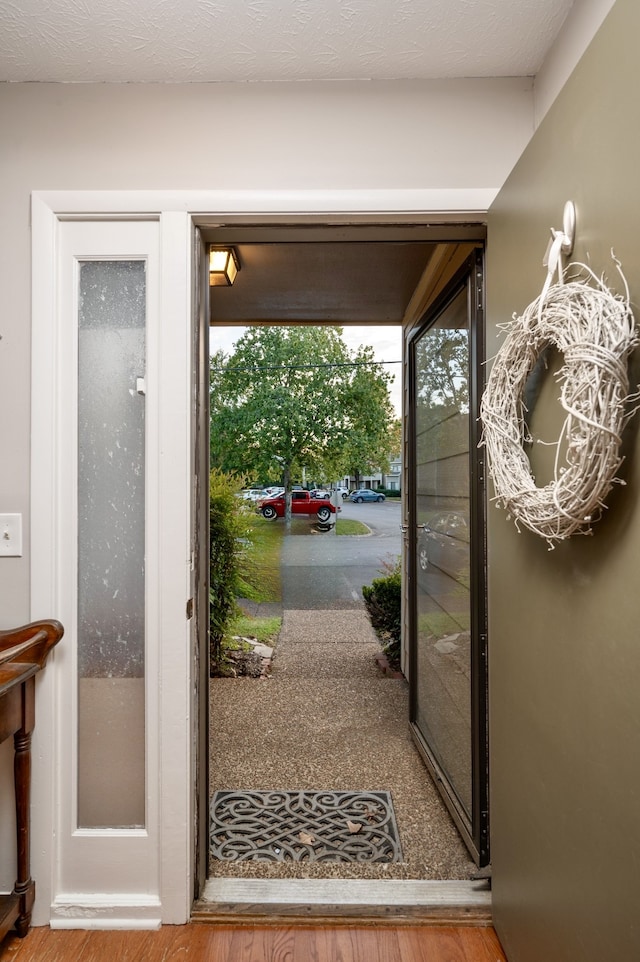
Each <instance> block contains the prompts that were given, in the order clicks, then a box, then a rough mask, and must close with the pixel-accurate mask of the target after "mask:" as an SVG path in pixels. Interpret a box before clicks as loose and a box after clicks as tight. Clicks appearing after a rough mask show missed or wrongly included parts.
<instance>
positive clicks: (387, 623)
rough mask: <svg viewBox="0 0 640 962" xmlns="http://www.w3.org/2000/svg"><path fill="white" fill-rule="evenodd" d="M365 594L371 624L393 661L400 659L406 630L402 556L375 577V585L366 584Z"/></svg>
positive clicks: (363, 591) (373, 583)
mask: <svg viewBox="0 0 640 962" xmlns="http://www.w3.org/2000/svg"><path fill="white" fill-rule="evenodd" d="M362 594H363V597H364V600H365V604H366V606H367V611H368V612H369V617H370V619H371V624H372V625H373V627H374V628H375V629H376V631H377V632H378V634H379V635H380V637H381V638H382V641H383V647H384V651H385V653H386V655H387V657H388V658H389V661H390V662H391V663H392V664H394V663H395V664H397V663H398V662H399V660H400V640H401V632H402V618H401V609H402V573H401V565H400V559H399V558H398V560H397V561H396V562H395V564H394V565H393V566H391V568H390V571H389V574H388V575H385V576H384V577H382V578H374V580H373V581H372V583H371V585H363V587H362Z"/></svg>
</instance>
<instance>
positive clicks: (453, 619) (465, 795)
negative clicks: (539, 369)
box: [405, 248, 489, 866]
mask: <svg viewBox="0 0 640 962" xmlns="http://www.w3.org/2000/svg"><path fill="white" fill-rule="evenodd" d="M483 273H484V266H483V251H482V250H481V249H480V248H478V249H476V250H474V252H473V253H472V255H471V256H470V257H469V258H468V259H467V260H466V262H465V263H464V265H463V267H462V268H461V269H460V270H459V271H458V273H457V274H456V275H455V277H454V278H453V279H452V281H451V283H450V284H449V285H448V286H447V288H446V290H445V291H444V292H443V293H442V294H441V295H440V297H439V298H438V300H437V301H436V303H434V304H433V305H432V306H431V307H430V308H429V309H428V310H427V313H426V314H425V315H424V317H423V319H422V321H421V322H420V323H419V324H418V325H416V327H415V328H414V330H413V331H412V332H411V334H410V335H409V340H408V362H409V371H408V375H409V383H408V389H409V404H408V411H409V423H408V431H409V444H408V449H409V465H408V499H407V522H408V530H407V538H406V541H405V543H406V546H407V558H406V571H407V574H408V579H409V612H408V615H409V619H408V620H409V675H410V685H411V709H410V710H411V718H410V722H411V729H412V733H413V736H414V738H415V741H416V743H417V745H418V748H419V750H420V752H421V754H422V756H423V758H424V760H425V763H426V765H427V767H428V768H429V770H430V772H431V774H432V776H433V777H434V779H435V782H436V784H437V786H438V788H439V790H440V792H441V794H442V796H443V798H444V800H445V802H446V804H447V807H448V808H449V811H450V812H451V814H452V816H453V818H454V820H455V822H456V824H457V825H458V828H459V829H460V832H461V833H462V835H463V837H464V839H465V842H466V843H467V845H468V847H469V849H470V851H471V852H472V854H473V857H474V858H475V860H476V862H477V864H478V865H479V866H484V865H486V864H487V863H488V862H489V831H488V828H489V826H488V822H489V812H488V745H487V632H486V620H487V619H486V590H485V560H484V559H485V536H484V527H485V526H484V479H483V471H482V464H481V462H482V454H481V452H480V451H479V450H478V440H479V437H478V420H477V419H478V404H479V397H480V391H481V383H480V382H481V372H482V362H483V344H484V338H483V324H484V318H483Z"/></svg>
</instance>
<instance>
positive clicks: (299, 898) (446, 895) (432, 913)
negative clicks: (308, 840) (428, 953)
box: [191, 878, 492, 925]
mask: <svg viewBox="0 0 640 962" xmlns="http://www.w3.org/2000/svg"><path fill="white" fill-rule="evenodd" d="M191 920H192V921H193V922H218V923H226V924H242V923H245V924H246V923H249V922H253V923H256V922H258V923H260V924H263V925H264V924H274V923H285V922H286V923H287V924H294V923H304V922H307V923H308V922H314V923H318V922H330V923H332V924H346V923H350V922H351V923H357V924H365V923H367V922H375V924H377V925H380V924H382V923H384V922H385V921H386V922H388V923H389V924H392V925H399V924H402V923H403V922H405V923H408V924H412V925H416V924H431V925H438V924H453V923H455V924H457V925H464V924H469V925H491V923H492V916H491V889H490V885H489V882H488V881H487V880H485V879H479V880H477V881H440V880H412V879H400V880H396V879H384V880H362V879H238V878H211V879H208V880H207V883H206V885H205V887H204V891H203V894H202V898H201V899H199V900H198V901H197V902H196V903H195V904H194V906H193V911H192V913H191Z"/></svg>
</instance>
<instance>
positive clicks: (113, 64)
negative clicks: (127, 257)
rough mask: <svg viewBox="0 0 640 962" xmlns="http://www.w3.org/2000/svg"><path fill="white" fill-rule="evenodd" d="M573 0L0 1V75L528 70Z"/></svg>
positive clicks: (112, 77) (231, 76) (225, 77)
mask: <svg viewBox="0 0 640 962" xmlns="http://www.w3.org/2000/svg"><path fill="white" fill-rule="evenodd" d="M572 3H573V0H0V80H2V81H7V80H8V81H61V82H64V81H68V82H73V81H78V82H91V81H105V82H125V81H131V82H143V83H144V82H175V83H186V82H213V81H290V80H331V79H380V80H383V79H399V78H405V79H415V78H449V77H504V76H532V75H534V74H535V73H536V72H537V71H538V69H539V68H540V66H541V64H542V61H543V59H544V56H545V54H546V52H547V50H548V49H549V47H550V45H551V43H552V42H553V40H554V38H555V37H556V35H557V33H558V31H559V29H560V27H561V25H562V23H563V21H564V19H565V17H566V15H567V13H568V11H569V9H570V8H571V6H572Z"/></svg>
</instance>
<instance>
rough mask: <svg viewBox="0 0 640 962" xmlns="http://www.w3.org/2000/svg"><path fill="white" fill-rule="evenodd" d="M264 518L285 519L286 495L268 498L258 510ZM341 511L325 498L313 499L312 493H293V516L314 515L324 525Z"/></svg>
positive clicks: (271, 519) (269, 519)
mask: <svg viewBox="0 0 640 962" xmlns="http://www.w3.org/2000/svg"><path fill="white" fill-rule="evenodd" d="M258 510H259V511H260V512H261V513H262V515H263V517H265V518H266V519H267V520H268V521H275V519H276V518H284V510H285V502H284V494H279V495H278V496H277V497H275V498H267V500H266V501H263V502H262V504H261V505H260V507H259V509H258ZM336 510H338V511H340V510H341V509H340V508H337V509H336V507H335V506H334V505H333V504H331V501H327V500H325V499H324V498H312V497H311V492H310V491H292V492H291V514H309V515H314V514H315V516H316V518H317V519H318V521H320V522H321V523H322V524H326V522H327V521H328V520H329V518H330V517H331V515H332V514H335V513H336Z"/></svg>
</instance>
